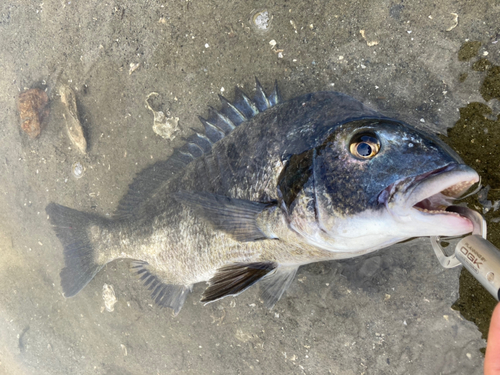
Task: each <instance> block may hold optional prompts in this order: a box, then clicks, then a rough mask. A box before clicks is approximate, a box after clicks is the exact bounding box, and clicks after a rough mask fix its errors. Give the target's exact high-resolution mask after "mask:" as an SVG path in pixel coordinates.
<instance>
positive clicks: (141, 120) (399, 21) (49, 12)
mask: <svg viewBox="0 0 500 375" xmlns="http://www.w3.org/2000/svg"><path fill="white" fill-rule="evenodd" d="M263 10H267V12H268V16H269V21H268V23H267V25H265V18H264V19H262V18H261V19H260V20H261V21H263V22H264V26H266V27H265V28H263V29H262V28H260V29H259V28H258V27H256V26H255V25H253V24H252V20H254V19H256V18H255V17H254V16H255V15H256V14H257V13H259V12H261V14H262V11H263ZM499 14H500V3H499V2H498V1H477V2H468V1H461V2H456V1H443V2H439V3H438V4H436V3H435V2H431V1H422V2H419V3H414V2H404V1H403V2H396V1H364V2H363V1H359V2H349V3H345V2H339V1H321V2H320V1H312V2H297V1H287V2H284V1H283V2H272V3H266V2H260V1H255V2H243V1H241V2H238V1H235V2H231V3H227V2H223V1H172V2H161V1H148V2H145V3H141V4H140V5H139V4H136V3H135V2H132V1H123V2H117V1H109V2H98V1H89V2H79V1H63V2H61V1H44V2H31V1H18V2H4V3H2V4H0V33H1V35H2V38H1V39H0V68H1V72H2V74H0V88H1V90H0V124H1V127H0V137H1V144H2V147H1V148H0V176H1V177H2V183H1V184H0V207H1V209H0V250H1V253H2V262H1V263H0V290H1V291H2V292H1V293H0V321H1V322H2V323H1V324H0V373H5V374H68V373H72V374H168V373H186V374H191V373H192V374H199V373H217V374H235V373H241V374H253V373H257V374H259V373H261V374H264V373H276V372H282V373H307V374H315V373H332V374H406V373H411V374H452V373H453V374H480V373H482V362H483V357H482V354H481V353H480V351H479V350H480V349H481V348H482V347H484V346H485V341H484V340H483V339H482V338H481V334H480V332H479V331H478V329H477V327H476V325H474V324H473V323H471V322H470V321H468V320H466V319H464V318H463V317H462V316H461V314H460V313H459V312H458V311H456V310H453V309H451V306H452V305H453V304H454V302H455V301H457V299H458V298H459V274H460V269H453V270H444V269H442V268H441V267H440V266H439V264H438V262H437V260H436V259H435V256H434V255H433V253H432V250H431V248H430V244H429V241H428V239H417V240H414V241H412V242H407V243H404V244H399V245H396V246H392V247H391V248H389V249H384V250H381V251H379V252H377V253H375V254H371V255H368V256H365V257H362V258H359V259H353V260H347V261H341V262H326V263H319V264H313V265H310V266H307V267H303V268H301V269H300V270H299V272H298V275H297V276H296V279H295V281H294V283H293V284H292V286H291V288H290V289H289V291H288V292H287V294H286V295H285V296H284V297H283V298H282V300H281V301H280V302H279V303H278V304H277V305H276V307H275V308H274V309H273V310H272V311H268V310H266V309H264V308H263V307H262V305H261V303H260V301H259V300H258V297H257V293H256V290H252V289H251V290H248V291H247V292H245V293H244V294H242V295H241V296H239V297H238V298H234V299H233V298H226V299H224V300H222V301H220V302H217V303H213V304H210V305H207V306H203V305H202V304H201V303H199V302H198V300H199V296H200V295H201V293H202V291H203V289H204V285H202V284H200V285H196V286H195V288H194V292H193V294H192V295H190V296H189V297H188V300H187V302H186V305H185V306H184V308H183V310H182V311H181V313H180V314H179V315H178V316H177V317H173V316H172V315H171V313H170V311H169V310H161V309H159V308H158V307H156V306H154V305H153V303H152V301H151V299H150V297H149V293H148V291H147V290H145V288H144V287H143V286H142V285H141V284H140V283H139V282H138V281H137V280H136V278H135V277H134V276H133V275H131V273H130V272H129V270H128V263H127V262H125V261H118V262H114V263H111V264H109V265H108V266H106V267H105V268H104V269H103V270H102V271H101V272H100V273H99V274H98V275H97V276H96V278H95V279H94V280H93V281H92V282H91V283H90V284H89V285H88V286H87V287H86V288H85V289H84V290H83V291H82V292H81V293H80V294H79V295H77V296H76V297H74V298H72V299H65V298H64V297H63V296H62V290H61V287H60V285H59V272H60V269H61V268H62V266H63V257H62V249H61V245H60V243H59V242H58V240H57V238H56V237H55V235H54V234H53V232H52V230H51V228H50V226H49V223H48V221H47V218H46V214H45V206H46V205H47V204H48V203H49V202H52V201H56V202H58V203H60V204H64V205H67V206H70V207H74V208H77V209H80V210H84V211H95V212H97V213H99V214H111V213H112V212H113V211H114V209H115V207H116V204H117V202H118V200H119V199H120V198H121V196H122V195H123V194H124V193H125V192H126V189H127V186H128V184H129V183H130V182H131V181H132V179H133V176H134V175H135V173H137V172H139V171H140V170H141V169H142V168H144V167H146V166H148V165H149V164H151V163H153V162H154V161H157V160H162V159H165V158H167V157H168V156H169V155H170V153H171V152H172V149H173V147H177V146H179V145H181V144H182V142H183V141H182V138H183V137H186V136H189V135H190V134H191V132H192V130H191V128H196V129H201V128H202V127H201V124H199V122H198V120H197V115H206V114H207V106H208V105H212V106H217V105H218V98H217V94H219V93H222V94H224V95H226V96H228V97H229V98H231V97H232V95H233V89H232V88H233V87H234V86H235V85H238V86H240V87H242V88H243V90H244V91H246V92H248V93H251V92H252V90H253V87H254V86H253V82H254V78H253V77H254V76H257V77H258V78H259V80H260V81H261V82H262V84H263V85H264V86H265V87H266V88H267V89H268V90H270V89H271V87H272V84H273V82H274V80H277V81H278V83H279V85H280V87H281V90H282V93H283V96H284V97H285V98H291V97H294V96H298V95H300V94H303V93H306V92H311V91H320V90H336V91H341V92H344V93H347V94H349V95H352V96H354V97H355V98H357V99H359V100H361V101H363V102H364V103H366V104H367V105H370V106H371V107H373V108H375V109H378V110H379V111H381V112H382V113H384V114H386V115H390V116H393V117H398V118H401V119H403V120H406V121H408V122H409V123H410V124H414V125H416V126H419V127H421V128H426V129H431V130H434V131H437V132H440V133H442V134H446V131H447V128H450V127H452V126H454V124H455V123H456V122H457V121H458V120H459V118H460V115H461V114H460V112H459V110H460V108H467V106H468V104H469V103H472V102H478V103H483V104H484V105H487V106H488V108H490V109H491V110H492V112H491V113H489V114H488V116H490V120H491V121H497V120H496V119H493V118H492V117H491V116H497V115H498V112H499V109H498V108H499V104H498V99H495V92H496V91H495V87H496V86H495V81H494V79H495V76H494V71H492V70H491V69H483V70H482V69H479V68H477V66H484V64H482V65H481V64H479V65H477V66H476V68H473V65H474V64H475V63H476V62H477V61H479V60H480V59H481V58H486V59H487V60H488V61H489V62H490V64H491V65H492V66H498V65H500V53H499V50H500V48H499V44H500V43H497V41H498V39H499V34H498V33H499V29H498V17H499ZM261 26H262V25H261ZM272 41H274V42H272ZM467 42H478V43H476V47H474V46H473V47H474V48H473V49H472V51H469V52H467V53H468V55H467V54H466V55H467V56H466V58H461V59H459V51H460V49H461V47H462V46H463V45H464V43H467ZM477 45H479V47H477ZM469 55H470V56H469ZM492 72H493V73H492ZM488 77H493V78H488ZM485 79H486V80H488V82H490V81H491V82H493V83H492V87H493V89H492V90H490V91H488V93H487V95H490V96H489V97H488V96H485V95H484V92H483V95H482V92H481V90H484V88H483V87H484V86H483V83H484V81H485ZM60 85H68V86H70V87H71V88H72V89H73V90H74V91H75V94H76V98H77V106H78V112H79V116H80V120H81V122H82V126H83V129H84V133H85V136H86V138H87V141H88V150H87V154H86V155H83V154H82V153H81V152H80V151H78V150H77V149H76V147H75V146H73V144H72V143H71V141H70V140H69V138H68V136H67V131H66V128H65V126H66V125H65V119H64V118H63V116H62V115H63V113H64V110H65V108H64V106H63V104H62V103H61V100H60V97H59V95H58V87H60ZM33 87H38V88H42V89H45V90H46V92H47V94H48V96H49V99H50V116H49V118H48V121H47V123H46V124H45V127H44V128H43V129H42V132H41V135H40V137H39V138H37V139H30V138H29V137H28V136H27V135H26V134H24V133H23V132H22V130H21V127H20V120H19V113H18V112H17V109H16V108H17V98H18V96H19V93H20V92H21V91H22V90H24V89H25V88H33ZM151 92H157V93H158V94H159V96H158V98H156V100H155V103H154V105H155V106H156V110H162V111H164V112H165V114H166V115H167V116H169V117H178V118H179V127H180V131H179V132H177V133H176V137H175V138H174V139H173V140H172V141H168V140H165V139H163V138H161V137H159V136H158V135H157V134H155V133H154V132H153V130H152V126H153V114H152V112H151V111H150V110H149V109H148V108H147V106H146V103H145V99H146V97H147V96H148V95H149V94H150V93H151ZM483 96H484V98H483ZM486 100H488V101H486ZM495 131H496V132H497V133H496V134H498V129H497V128H496V127H492V132H493V133H494V134H495ZM461 137H466V135H462V136H461ZM497 139H498V138H497ZM487 142H489V141H487ZM469 143H470V141H469ZM481 146H484V148H485V149H486V150H487V152H489V153H493V155H494V152H495V150H494V149H493V150H491V149H489V148H488V147H489V143H487V144H484V145H481ZM454 147H456V148H459V147H460V145H456V146H454ZM485 152H486V151H485ZM76 163H80V164H81V166H82V167H83V170H84V172H83V175H82V176H81V178H78V179H77V178H75V177H74V176H73V173H72V168H73V167H74V165H75V164H76ZM471 165H472V166H473V167H475V168H478V166H477V165H475V164H474V163H471ZM491 168H493V170H494V168H495V166H494V165H492V167H491ZM478 169H479V168H478ZM497 170H498V169H497ZM482 173H486V174H489V173H490V172H488V170H485V171H484V172H482ZM483 178H487V177H485V176H483ZM492 184H493V182H492ZM498 188H499V187H498V186H494V185H492V186H491V194H494V193H495V191H496V190H495V189H497V190H498ZM490 199H499V198H498V197H496V198H495V196H494V195H492V196H491V197H490ZM478 209H480V210H481V209H482V207H481V206H480V205H479V206H478ZM489 215H490V216H487V218H488V220H493V219H494V218H495V217H496V215H498V213H496V212H493V211H492V212H490V213H489ZM496 244H497V246H499V245H500V244H499V243H496ZM104 284H107V285H112V286H113V289H114V291H115V294H116V298H117V303H116V304H115V305H114V311H113V312H108V311H107V310H106V309H105V308H104V301H103V297H102V294H103V286H104ZM474 303H475V302H474V301H472V302H469V310H470V311H472V313H474Z"/></svg>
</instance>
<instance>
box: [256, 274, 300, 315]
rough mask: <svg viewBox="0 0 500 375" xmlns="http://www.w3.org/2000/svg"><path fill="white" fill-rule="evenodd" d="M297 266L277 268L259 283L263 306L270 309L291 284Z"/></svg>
mask: <svg viewBox="0 0 500 375" xmlns="http://www.w3.org/2000/svg"><path fill="white" fill-rule="evenodd" d="M298 269H299V266H281V265H280V266H278V267H277V268H276V270H275V271H274V272H272V273H270V274H269V275H267V276H266V277H264V278H263V279H262V281H261V282H260V283H259V286H260V289H261V298H262V299H263V300H264V306H265V307H267V308H268V309H272V308H273V307H274V305H276V303H277V302H278V301H279V299H280V298H281V296H282V295H283V293H285V291H286V290H287V289H288V287H289V286H290V284H291V283H292V281H293V279H294V277H295V274H296V273H297V270H298Z"/></svg>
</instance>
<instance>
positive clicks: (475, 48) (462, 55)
mask: <svg viewBox="0 0 500 375" xmlns="http://www.w3.org/2000/svg"><path fill="white" fill-rule="evenodd" d="M479 48H481V42H478V41H473V42H465V43H464V44H462V46H461V47H460V50H459V51H458V60H459V61H468V60H470V59H472V58H473V57H474V56H476V55H477V53H478V52H479Z"/></svg>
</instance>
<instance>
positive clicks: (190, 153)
mask: <svg viewBox="0 0 500 375" xmlns="http://www.w3.org/2000/svg"><path fill="white" fill-rule="evenodd" d="M255 82H256V94H255V98H254V100H251V99H250V98H249V97H248V96H247V95H245V93H243V92H242V91H241V90H240V89H239V88H238V87H236V88H235V100H234V101H233V102H232V103H230V102H229V101H228V100H227V99H225V98H223V97H221V101H222V109H221V111H217V110H215V109H213V108H210V107H209V112H210V116H209V118H208V120H205V119H204V118H202V117H199V119H200V121H201V123H202V124H203V126H204V128H205V133H206V135H205V137H204V136H203V135H201V134H198V135H192V136H191V137H190V138H189V139H188V141H187V143H186V144H184V145H183V146H182V147H180V148H178V149H175V150H174V152H173V154H172V156H171V157H170V158H169V159H167V160H162V161H158V162H156V163H155V164H153V165H150V166H149V167H146V168H144V169H143V170H142V171H141V172H140V173H139V174H138V175H137V176H136V177H135V179H134V180H133V181H132V183H131V184H130V185H129V190H128V192H127V194H126V195H125V196H124V197H123V198H122V199H121V200H120V202H119V204H118V208H117V209H116V211H115V213H114V215H113V216H114V219H115V220H131V219H134V218H136V217H140V216H141V215H142V214H143V212H142V211H141V210H142V209H143V208H144V207H145V205H144V203H145V202H147V201H148V199H149V197H151V195H152V194H154V193H155V192H156V190H157V189H158V188H160V186H162V185H163V184H164V183H165V182H166V181H167V180H169V179H170V178H171V177H172V176H174V175H175V174H177V173H178V172H179V171H180V170H182V168H184V167H185V166H186V165H188V164H189V163H191V162H192V161H193V159H196V158H198V157H200V156H202V155H203V154H205V153H207V152H209V151H210V150H211V148H212V145H213V144H214V143H216V142H218V141H220V140H221V139H222V138H224V137H225V136H226V135H228V134H229V133H231V132H232V131H233V130H234V129H235V127H236V126H239V125H240V124H241V123H242V122H243V121H247V120H249V119H251V118H252V117H254V116H255V115H257V114H258V113H260V112H262V111H264V110H266V109H268V108H270V107H272V106H273V105H276V104H278V103H281V102H282V99H281V97H280V93H279V90H278V86H277V84H276V83H275V86H274V90H273V92H272V93H271V95H269V96H267V95H266V93H265V92H264V89H263V88H262V85H261V84H260V82H259V81H258V79H257V78H256V79H255ZM242 119H243V120H242ZM145 275H146V274H145ZM145 275H143V276H145ZM147 281H148V282H151V281H152V280H149V279H148V280H147ZM169 288H170V287H169Z"/></svg>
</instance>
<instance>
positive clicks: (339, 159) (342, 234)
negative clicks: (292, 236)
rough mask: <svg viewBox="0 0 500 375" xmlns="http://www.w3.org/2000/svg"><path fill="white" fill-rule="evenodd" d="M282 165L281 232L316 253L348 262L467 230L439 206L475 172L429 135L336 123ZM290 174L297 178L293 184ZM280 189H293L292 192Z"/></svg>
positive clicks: (383, 124) (405, 128)
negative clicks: (285, 227)
mask: <svg viewBox="0 0 500 375" xmlns="http://www.w3.org/2000/svg"><path fill="white" fill-rule="evenodd" d="M289 166H290V167H291V170H292V171H294V172H291V173H288V174H289V175H288V176H286V173H284V174H283V177H285V178H282V179H281V181H280V183H281V185H280V186H279V188H280V189H281V190H280V191H281V192H282V194H281V197H282V201H283V204H282V205H283V206H284V207H285V209H286V213H287V217H288V222H289V226H290V227H291V228H292V229H293V230H294V231H296V232H298V233H299V234H300V235H301V236H302V237H303V238H304V239H305V240H306V241H307V242H308V243H309V244H311V245H314V246H316V247H319V248H322V249H325V250H330V251H334V252H339V253H345V254H351V255H349V256H353V255H354V254H352V253H355V252H358V253H360V254H363V253H366V252H369V251H373V250H377V249H380V248H382V247H385V246H388V245H390V244H392V243H396V242H399V241H402V240H405V239H408V238H412V237H422V236H437V235H439V236H458V235H463V234H466V233H469V232H471V231H472V223H471V222H470V221H469V219H467V218H465V217H462V216H460V215H458V214H456V213H453V212H448V211H446V207H448V206H450V205H451V204H452V202H453V201H454V200H455V199H456V198H458V197H460V196H461V195H462V194H463V193H464V192H465V191H467V190H468V189H469V188H470V187H471V186H472V185H473V184H474V183H476V182H478V180H479V176H478V174H477V173H476V172H475V171H474V170H473V169H472V168H470V167H468V166H467V165H465V164H464V163H463V162H462V160H461V159H460V157H459V156H458V155H457V154H456V153H455V152H454V151H453V150H452V149H451V148H450V147H449V146H447V145H446V144H445V143H443V142H442V141H440V140H439V139H438V138H437V137H434V136H433V135H429V134H426V133H424V132H422V131H420V130H417V129H415V128H413V127H411V126H409V125H407V124H404V123H402V122H399V121H395V120H389V119H378V120H370V119H368V120H366V119H365V120H359V121H352V122H348V123H345V124H342V125H338V126H337V127H335V128H334V129H333V131H332V132H331V133H330V134H329V135H328V137H326V139H325V140H324V141H323V142H322V144H321V145H319V146H317V147H315V148H314V149H311V150H308V151H307V152H305V153H303V154H301V155H297V156H295V159H294V158H293V157H292V159H290V161H289ZM296 172H298V173H302V177H301V178H302V180H300V179H299V178H298V177H296V178H295V181H294V179H293V178H292V177H291V176H292V175H294V173H296ZM287 183H288V185H289V186H292V185H294V184H295V188H292V189H291V191H292V194H289V191H290V190H288V191H287V190H286V184H287ZM283 191H285V192H286V193H284V194H283ZM345 256H346V257H347V256H348V255H345Z"/></svg>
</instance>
